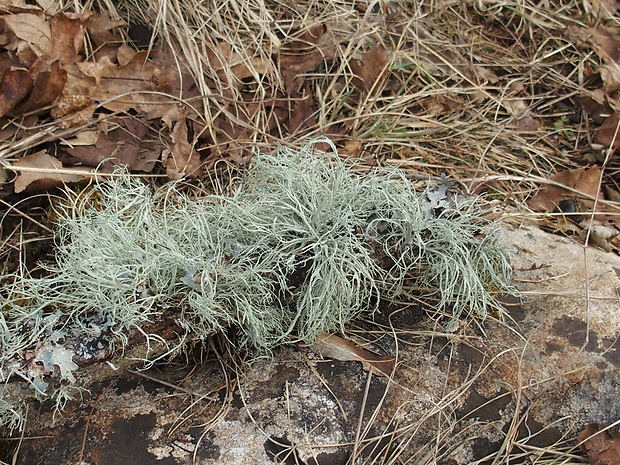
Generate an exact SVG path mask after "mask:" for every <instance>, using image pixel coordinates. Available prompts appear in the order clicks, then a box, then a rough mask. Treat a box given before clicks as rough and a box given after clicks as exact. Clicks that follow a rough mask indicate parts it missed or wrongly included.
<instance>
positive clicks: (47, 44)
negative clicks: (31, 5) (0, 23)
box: [2, 13, 53, 64]
mask: <svg viewBox="0 0 620 465" xmlns="http://www.w3.org/2000/svg"><path fill="white" fill-rule="evenodd" d="M2 19H3V20H4V22H5V23H6V25H7V26H8V27H9V29H10V30H11V31H12V32H13V34H15V36H16V37H18V38H19V39H21V40H22V41H23V42H25V43H27V44H29V48H30V49H31V50H32V51H33V52H34V53H35V55H36V56H37V57H40V56H42V55H52V54H53V52H52V50H53V42H52V31H51V29H50V25H49V23H48V22H47V21H46V19H45V17H44V16H43V14H34V13H19V14H16V15H4V16H2ZM22 54H23V51H18V53H17V55H18V56H19V57H20V59H22V56H21V55H22ZM22 61H23V62H24V63H26V62H25V61H24V60H23V59H22ZM27 64H28V63H27Z"/></svg>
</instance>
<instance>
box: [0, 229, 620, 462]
mask: <svg viewBox="0 0 620 465" xmlns="http://www.w3.org/2000/svg"><path fill="white" fill-rule="evenodd" d="M505 229H506V230H505V236H506V242H507V244H508V246H509V247H510V248H511V250H512V254H513V266H514V268H515V270H516V272H515V284H516V285H517V287H518V288H519V289H520V290H522V291H523V293H524V299H523V301H522V302H516V301H511V302H507V303H506V305H507V309H508V312H509V316H510V318H509V319H507V321H506V322H504V323H501V322H498V321H490V322H489V323H488V324H487V325H485V328H484V334H482V333H481V332H480V331H478V330H477V329H476V328H467V327H463V326H461V327H457V326H456V325H450V324H447V321H444V320H442V319H438V320H435V319H430V318H429V317H428V316H427V315H426V314H425V313H424V312H423V311H421V310H420V308H419V307H418V306H415V305H410V306H408V307H405V308H399V307H396V306H394V307H391V308H386V309H384V312H383V313H382V314H380V315H377V316H376V318H375V321H374V322H365V321H362V322H359V324H356V325H352V326H351V328H350V330H349V331H348V333H347V337H350V338H351V339H352V340H354V341H355V342H357V343H358V344H359V345H362V346H364V347H366V348H368V349H369V350H372V351H373V352H376V353H380V354H383V353H388V354H394V355H396V356H397V359H398V366H397V369H396V371H395V374H394V376H393V377H392V379H389V378H385V377H384V378H381V377H377V376H374V375H369V374H368V373H367V372H365V371H363V370H362V367H361V364H359V363H356V362H341V361H332V360H322V359H321V358H320V356H318V355H316V354H314V353H313V352H312V351H311V350H310V349H309V348H307V347H295V346H293V347H286V348H284V349H282V350H281V351H280V352H278V353H276V354H274V356H273V357H272V358H270V359H260V360H257V361H255V362H254V363H252V364H247V363H246V364H237V365H235V363H236V362H234V360H233V359H232V358H226V357H224V358H220V360H229V362H228V364H225V363H223V362H222V363H220V362H218V361H217V360H215V359H213V360H211V359H207V360H204V361H202V362H201V363H197V361H196V359H198V358H199V357H198V356H197V357H195V358H188V360H190V361H191V362H190V363H189V364H185V363H183V360H179V361H177V362H175V363H173V364H170V365H168V366H165V367H158V368H153V369H151V370H149V371H147V372H144V373H143V375H146V376H148V377H149V378H145V377H144V376H142V375H138V374H135V373H125V374H122V375H118V376H117V377H113V378H110V379H109V380H107V381H106V382H103V383H99V384H98V385H95V386H94V387H93V389H92V395H90V396H87V397H84V399H83V401H82V402H81V403H80V402H75V403H74V404H72V405H69V406H68V408H67V409H66V411H65V413H64V414H63V415H62V416H61V415H58V414H56V415H54V412H52V411H48V409H47V408H46V407H47V406H46V405H45V404H43V405H35V404H33V405H32V406H31V408H30V412H29V418H28V422H27V431H26V432H25V436H26V437H31V436H36V438H33V439H28V440H24V441H23V442H22V443H21V446H20V450H19V453H18V455H17V457H18V459H17V463H18V464H24V465H26V464H27V465H35V464H39V463H40V464H51V463H54V464H58V465H65V464H66V465H68V464H78V463H79V464H83V465H86V464H92V465H94V464H97V465H108V464H118V463H132V464H135V465H151V464H152V465H155V464H157V465H169V464H170V465H171V464H190V463H193V464H231V465H233V464H234V465H245V464H248V465H249V464H253V465H254V464H255V465H267V464H272V463H274V462H276V463H286V464H297V463H300V464H301V463H304V464H321V465H328V464H329V465H331V464H334V465H335V464H345V463H353V461H352V460H351V456H352V454H356V456H357V457H358V459H357V462H356V463H368V464H370V463H392V462H390V460H393V459H395V458H396V457H400V458H401V459H403V461H404V459H405V458H408V459H410V460H411V461H412V462H414V463H420V464H425V463H432V462H435V463H445V464H468V463H475V462H476V461H477V460H481V459H482V458H484V457H485V456H490V455H492V454H493V455H494V457H506V456H507V455H508V454H512V455H513V457H517V456H520V457H522V458H526V457H527V458H529V459H530V460H534V459H536V457H539V456H541V455H542V454H543V451H544V448H545V447H547V448H548V449H549V450H553V449H557V450H566V449H567V448H569V447H570V446H571V443H572V444H573V445H574V438H575V437H576V435H577V433H578V432H579V430H580V429H581V428H582V427H583V426H584V425H585V424H587V423H589V422H601V423H603V424H605V425H608V424H610V423H613V422H614V421H616V420H618V419H619V418H620V403H618V402H617V399H618V397H619V395H620V370H618V368H619V365H620V344H619V343H618V336H619V335H620V333H619V328H620V311H619V307H618V299H619V297H618V296H619V290H620V258H619V257H617V256H616V255H613V254H611V253H606V252H603V251H600V250H598V249H594V248H584V247H583V246H582V245H580V244H578V243H576V242H574V241H573V240H572V239H570V238H564V237H559V236H554V235H550V234H547V233H545V232H543V231H540V230H539V229H537V228H535V227H531V226H522V227H515V226H506V227H505ZM235 372H237V373H238V375H235ZM162 382H164V383H168V384H162ZM174 386H178V387H174ZM13 444H14V443H13V442H11V444H10V446H9V447H7V448H6V450H5V451H4V454H5V456H0V459H2V460H4V461H6V462H9V463H10V460H9V459H10V458H11V455H12V453H13V451H14V447H13Z"/></svg>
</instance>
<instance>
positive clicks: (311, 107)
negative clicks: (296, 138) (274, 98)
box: [287, 83, 317, 134]
mask: <svg viewBox="0 0 620 465" xmlns="http://www.w3.org/2000/svg"><path fill="white" fill-rule="evenodd" d="M289 103H290V105H291V108H290V113H289V119H288V124H287V126H288V131H289V134H294V133H295V132H297V131H298V130H300V129H306V128H309V127H310V128H311V127H314V126H315V125H316V117H315V115H316V112H317V108H316V102H315V101H314V98H313V97H312V89H311V88H310V86H309V85H308V84H307V83H305V84H304V86H303V92H302V96H301V97H299V98H295V99H292V100H291V101H290V102H289Z"/></svg>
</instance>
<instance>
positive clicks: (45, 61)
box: [15, 56, 67, 114]
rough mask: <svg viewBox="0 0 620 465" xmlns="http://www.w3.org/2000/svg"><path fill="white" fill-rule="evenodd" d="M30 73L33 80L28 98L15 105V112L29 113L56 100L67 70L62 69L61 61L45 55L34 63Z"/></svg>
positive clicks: (62, 86) (65, 80) (65, 79)
mask: <svg viewBox="0 0 620 465" xmlns="http://www.w3.org/2000/svg"><path fill="white" fill-rule="evenodd" d="M30 75H31V76H32V78H33V80H34V84H33V86H32V90H31V91H30V95H28V98H27V99H25V100H24V101H23V102H21V103H20V104H19V105H17V106H16V107H15V113H18V114H22V113H29V112H31V111H34V110H38V109H40V108H43V107H46V106H47V105H49V104H50V103H52V102H53V101H54V100H56V98H57V97H58V96H59V95H60V94H61V93H62V91H63V89H64V88H65V84H66V83H67V72H66V71H65V70H64V69H62V63H61V62H60V61H59V60H57V59H50V58H49V57H47V56H44V57H41V58H39V59H38V60H37V61H36V62H35V63H34V65H33V66H32V68H30Z"/></svg>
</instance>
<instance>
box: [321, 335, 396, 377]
mask: <svg viewBox="0 0 620 465" xmlns="http://www.w3.org/2000/svg"><path fill="white" fill-rule="evenodd" d="M310 347H311V348H312V349H313V350H314V351H315V352H317V353H318V354H320V355H322V356H323V357H327V358H333V359H335V360H340V361H342V362H361V363H362V368H363V369H364V370H365V371H370V372H371V373H372V374H374V375H377V376H390V374H391V373H392V371H393V370H394V366H395V364H396V359H395V358H394V357H392V356H391V355H376V354H373V353H372V352H369V351H367V350H366V349H362V348H361V347H360V346H358V345H357V344H355V343H353V342H351V341H347V340H346V339H343V338H341V337H338V336H336V335H334V334H327V333H321V334H319V335H318V336H317V338H316V341H314V344H311V345H310Z"/></svg>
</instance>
